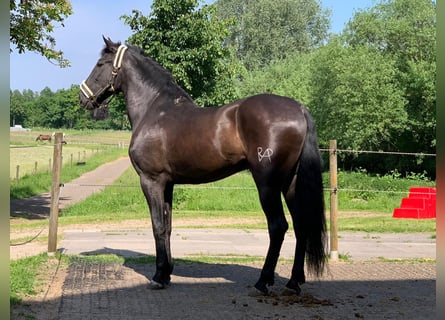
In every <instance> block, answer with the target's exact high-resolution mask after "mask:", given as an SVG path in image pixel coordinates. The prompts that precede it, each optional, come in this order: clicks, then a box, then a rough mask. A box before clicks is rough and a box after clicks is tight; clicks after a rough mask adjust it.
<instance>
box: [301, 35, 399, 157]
mask: <svg viewBox="0 0 445 320" xmlns="http://www.w3.org/2000/svg"><path fill="white" fill-rule="evenodd" d="M396 75H397V69H396V67H395V61H394V60H392V59H388V58H387V57H385V56H384V55H382V54H381V53H380V52H378V51H376V50H374V49H372V48H368V47H365V46H360V47H358V46H357V47H354V48H352V47H348V46H343V45H342V44H341V42H340V41H339V40H338V39H337V40H332V41H331V42H330V43H329V44H328V45H327V46H325V47H323V48H321V49H319V50H318V51H317V53H316V54H314V57H313V60H312V63H311V81H310V84H309V87H310V88H311V93H310V96H311V98H310V102H309V109H310V111H311V112H312V114H313V115H314V118H315V119H316V122H317V127H318V132H319V135H320V142H321V143H322V145H325V146H326V145H327V144H328V140H330V139H337V140H338V141H339V145H340V146H341V148H343V149H355V150H394V149H397V146H395V145H394V144H393V141H394V138H395V137H396V136H397V135H398V133H399V132H400V131H401V130H403V129H404V128H405V127H406V125H407V113H406V110H405V109H404V106H405V103H406V101H405V99H404V98H403V91H402V90H401V88H400V87H399V84H398V83H397V81H396Z"/></svg>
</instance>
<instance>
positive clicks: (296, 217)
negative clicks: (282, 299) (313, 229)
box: [283, 175, 307, 294]
mask: <svg viewBox="0 0 445 320" xmlns="http://www.w3.org/2000/svg"><path fill="white" fill-rule="evenodd" d="M296 178H297V176H296V175H294V176H293V178H292V180H291V183H290V185H289V187H288V188H287V189H286V190H284V191H283V194H284V198H285V200H286V204H287V207H288V209H289V212H290V214H291V216H292V224H293V226H294V232H295V237H296V239H297V244H296V247H295V255H294V265H293V267H292V275H291V278H290V280H289V282H288V283H287V285H286V287H288V288H289V289H291V290H294V291H295V293H296V294H300V292H301V289H300V286H299V285H300V284H303V283H305V282H306V277H305V274H304V259H305V255H306V245H307V241H306V236H305V235H304V230H302V223H301V216H302V213H301V212H297V205H296V199H295V183H296Z"/></svg>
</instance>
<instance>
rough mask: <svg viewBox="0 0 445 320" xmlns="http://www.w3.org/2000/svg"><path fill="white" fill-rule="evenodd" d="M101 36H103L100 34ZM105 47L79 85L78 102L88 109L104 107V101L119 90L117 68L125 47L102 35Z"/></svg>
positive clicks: (119, 65)
mask: <svg viewBox="0 0 445 320" xmlns="http://www.w3.org/2000/svg"><path fill="white" fill-rule="evenodd" d="M102 37H103V36H102ZM103 39H104V42H105V48H104V49H103V50H102V55H101V57H100V59H99V60H98V61H97V63H96V66H95V67H94V69H93V71H91V73H90V75H89V76H88V78H87V79H86V80H84V81H83V82H82V84H81V85H80V92H79V99H80V104H81V105H82V106H83V107H85V108H87V109H89V110H92V109H98V108H100V109H106V107H107V105H108V103H107V101H106V99H107V98H109V97H110V96H111V95H113V94H114V93H116V92H119V91H120V90H121V87H120V77H119V70H120V68H121V66H122V58H123V56H124V53H125V51H126V50H127V47H126V46H125V45H121V44H120V43H114V42H112V41H111V40H110V38H108V39H106V38H105V37H103Z"/></svg>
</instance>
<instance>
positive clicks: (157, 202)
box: [141, 176, 173, 289]
mask: <svg viewBox="0 0 445 320" xmlns="http://www.w3.org/2000/svg"><path fill="white" fill-rule="evenodd" d="M141 186H142V190H143V191H144V195H145V197H146V199H147V202H148V207H149V209H150V214H151V223H152V228H153V235H154V238H155V244H156V273H155V275H154V276H153V278H152V280H151V285H152V287H153V288H157V289H162V288H165V286H166V285H168V284H169V283H170V275H171V273H172V271H173V263H172V258H171V251H170V235H171V230H172V223H171V222H172V221H171V217H172V210H171V207H172V205H171V204H172V194H173V185H172V184H169V183H165V182H162V181H157V180H153V179H147V178H144V177H143V176H141Z"/></svg>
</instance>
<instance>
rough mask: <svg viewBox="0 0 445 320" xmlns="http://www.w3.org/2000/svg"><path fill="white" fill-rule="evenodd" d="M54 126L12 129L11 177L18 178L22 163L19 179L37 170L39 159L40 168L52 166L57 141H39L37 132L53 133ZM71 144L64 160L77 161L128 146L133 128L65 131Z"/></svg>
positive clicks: (39, 169) (65, 150)
mask: <svg viewBox="0 0 445 320" xmlns="http://www.w3.org/2000/svg"><path fill="white" fill-rule="evenodd" d="M54 131H55V130H54V129H46V130H45V129H41V130H39V129H35V130H34V131H33V132H29V131H28V132H11V133H10V149H9V177H10V179H16V177H17V166H19V179H20V178H21V177H23V176H25V175H29V174H34V173H35V171H36V170H35V169H36V162H37V172H42V171H43V172H45V171H48V170H50V161H52V157H53V152H54V145H53V142H47V141H45V142H40V141H37V142H36V141H35V138H36V136H37V135H38V133H37V132H39V133H40V132H41V133H45V134H51V132H54ZM65 141H66V142H67V144H65V145H63V146H62V157H63V162H64V163H69V164H71V163H72V164H73V165H76V163H77V162H82V161H84V160H85V159H87V158H88V157H90V156H91V155H93V154H94V153H96V152H99V151H104V150H108V149H110V148H115V147H117V146H119V145H120V146H123V147H124V148H126V147H125V146H128V144H129V141H130V132H127V131H103V130H94V131H93V130H91V131H88V130H87V131H79V130H68V131H66V132H65Z"/></svg>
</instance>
